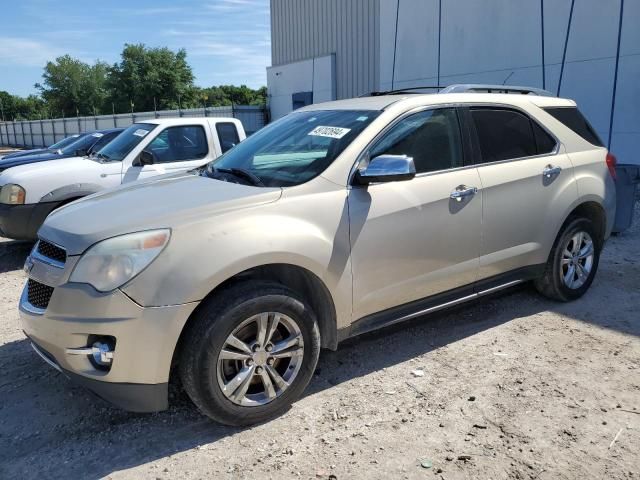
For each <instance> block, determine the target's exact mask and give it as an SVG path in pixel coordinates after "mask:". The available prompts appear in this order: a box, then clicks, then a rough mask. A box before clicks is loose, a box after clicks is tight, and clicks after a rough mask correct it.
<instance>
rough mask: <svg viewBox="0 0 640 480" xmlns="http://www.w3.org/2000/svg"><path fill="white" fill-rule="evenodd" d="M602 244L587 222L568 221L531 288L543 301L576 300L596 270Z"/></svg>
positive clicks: (586, 287)
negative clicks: (535, 290) (544, 298)
mask: <svg viewBox="0 0 640 480" xmlns="http://www.w3.org/2000/svg"><path fill="white" fill-rule="evenodd" d="M601 250H602V242H601V241H600V239H599V236H598V233H597V232H596V229H595V227H594V225H593V222H592V221H591V220H589V219H587V218H574V219H572V220H570V221H569V222H568V223H567V225H566V226H565V227H564V228H563V230H562V231H561V232H560V234H559V235H558V238H557V239H556V241H555V243H554V245H553V248H552V250H551V253H550V255H549V260H548V261H547V265H546V268H545V273H544V275H543V276H542V277H541V278H539V279H537V280H536V281H535V286H536V288H537V289H538V291H539V292H540V293H542V294H543V295H545V296H546V297H549V298H552V299H554V300H559V301H562V302H568V301H571V300H575V299H577V298H580V297H581V296H582V295H584V294H585V292H586V291H587V290H588V289H589V287H590V286H591V283H592V282H593V279H594V277H595V275H596V271H597V270H598V262H599V260H600V252H601Z"/></svg>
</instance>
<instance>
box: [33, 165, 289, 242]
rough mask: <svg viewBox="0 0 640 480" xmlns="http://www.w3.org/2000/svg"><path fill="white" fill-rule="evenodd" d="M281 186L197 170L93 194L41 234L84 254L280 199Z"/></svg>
mask: <svg viewBox="0 0 640 480" xmlns="http://www.w3.org/2000/svg"><path fill="white" fill-rule="evenodd" d="M281 194H282V189H280V188H261V187H253V186H248V185H240V184H236V183H231V182H223V181H220V180H214V179H211V178H207V177H202V176H199V175H197V174H195V173H189V172H188V173H183V174H169V175H162V176H159V177H154V178H151V179H148V180H143V181H140V182H134V183H132V184H127V185H123V186H120V187H116V188H114V189H109V190H105V191H102V192H99V193H96V194H94V195H90V196H88V197H85V198H83V199H80V200H78V201H76V202H73V203H70V204H69V205H66V206H65V207H62V208H60V209H59V210H56V211H55V212H54V213H52V214H51V215H49V217H48V218H47V219H46V221H45V223H44V225H43V226H42V227H41V228H40V230H39V232H38V236H40V237H41V238H45V239H47V240H48V241H51V242H53V243H56V244H58V245H61V246H63V247H64V248H65V249H66V250H67V254H68V255H79V254H81V253H83V252H84V251H85V250H86V249H87V248H89V247H90V246H91V245H93V244H95V243H97V242H99V241H101V240H104V239H106V238H110V237H114V236H117V235H122V234H126V233H132V232H139V231H143V230H150V229H154V228H176V227H178V226H184V225H188V224H189V223H190V222H197V221H202V219H203V218H207V217H210V216H212V215H216V214H219V213H224V212H228V211H231V210H236V209H239V208H243V207H249V206H256V205H261V204H264V203H270V202H274V201H276V200H278V199H279V198H280V196H281Z"/></svg>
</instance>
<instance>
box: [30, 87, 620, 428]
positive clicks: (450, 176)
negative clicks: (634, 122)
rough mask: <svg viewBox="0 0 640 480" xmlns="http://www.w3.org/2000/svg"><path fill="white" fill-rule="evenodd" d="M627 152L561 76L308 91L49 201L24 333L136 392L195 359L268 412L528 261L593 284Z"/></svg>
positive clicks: (253, 415) (214, 408)
mask: <svg viewBox="0 0 640 480" xmlns="http://www.w3.org/2000/svg"><path fill="white" fill-rule="evenodd" d="M496 90H497V91H500V92H502V93H493V92H495V91H496ZM614 167H615V158H614V157H613V156H612V155H611V154H609V153H608V152H607V150H606V148H604V147H603V145H602V143H601V142H600V140H599V139H598V136H597V135H596V134H595V132H594V130H593V129H592V128H591V126H590V125H589V124H588V122H587V121H586V120H585V118H584V117H583V116H582V115H581V113H580V112H579V110H578V109H577V108H576V104H575V103H574V102H573V101H571V100H566V99H561V98H555V97H553V96H551V95H548V94H547V93H546V92H544V91H538V90H534V89H524V88H513V87H503V86H500V87H491V86H475V85H465V86H460V85H457V86H452V87H449V88H447V89H445V90H443V91H441V92H440V93H437V94H430V95H425V94H411V93H408V92H392V93H390V94H387V95H375V96H370V97H366V98H357V99H351V100H342V101H337V102H330V103H324V104H318V105H313V106H309V107H306V108H303V109H300V110H297V111H296V112H294V113H291V114H289V115H287V116H286V117H284V118H282V119H280V120H278V121H276V122H274V123H272V124H271V125H269V126H267V127H265V128H264V129H262V130H261V131H259V132H258V133H256V134H254V135H253V136H251V137H249V138H248V139H247V140H246V141H244V142H242V143H240V144H238V145H237V146H235V147H234V148H232V149H231V150H229V151H228V152H227V153H225V154H224V155H222V156H221V157H219V158H218V159H216V160H213V161H212V162H211V163H210V164H208V165H206V166H205V167H202V168H198V169H196V170H193V171H190V172H187V173H178V174H172V175H165V176H160V177H156V178H152V179H148V180H144V181H141V182H135V183H133V184H129V185H123V186H121V187H117V188H115V189H111V190H107V191H104V192H102V193H98V194H95V195H92V196H89V197H86V198H85V199H82V200H80V201H77V202H74V203H71V204H69V205H68V206H65V207H63V208H61V209H60V210H57V211H56V212H55V213H53V214H52V215H51V216H49V217H48V218H47V220H46V221H45V223H44V225H43V227H42V228H41V229H40V231H39V239H40V240H39V241H38V243H37V244H36V245H35V247H34V249H33V251H32V253H31V255H30V257H29V258H28V260H27V263H26V266H25V268H26V270H27V271H28V276H29V279H28V281H27V283H26V285H25V288H24V292H23V295H22V298H21V300H20V311H21V315H22V320H23V325H24V331H25V332H26V334H27V335H28V336H29V338H30V339H31V341H32V343H33V348H34V349H35V350H36V352H38V354H39V355H40V356H42V358H43V359H44V360H45V361H47V362H48V363H50V364H51V365H52V366H54V367H55V368H57V369H58V370H60V371H61V372H63V373H64V374H65V375H66V376H68V377H70V378H72V379H74V380H76V381H78V382H80V383H81V384H83V385H85V386H86V387H88V388H89V389H91V390H93V391H94V392H95V393H97V394H98V395H99V396H101V397H103V398H105V399H107V400H109V401H111V402H113V403H114V404H116V405H118V406H120V407H122V408H125V409H129V410H134V411H157V410H162V409H165V408H167V406H168V401H167V385H168V382H169V379H170V374H171V373H172V372H175V373H176V374H177V375H179V376H180V378H181V380H182V385H183V386H184V388H185V390H186V391H187V393H188V394H189V396H190V397H191V399H192V400H193V402H194V403H195V404H196V405H197V406H198V408H199V409H200V410H201V411H202V412H203V413H205V414H206V415H208V416H209V417H211V418H213V419H215V420H217V421H219V422H223V423H227V424H234V425H246V424H251V423H255V422H260V421H263V420H265V419H267V418H269V417H273V416H275V415H279V414H281V413H282V412H284V411H285V410H286V409H287V408H288V406H289V405H290V404H291V402H293V401H294V400H296V399H297V398H298V397H299V396H300V395H301V394H302V392H303V390H304V389H305V387H306V386H307V384H308V382H309V380H310V379H311V377H312V374H313V371H314V368H315V367H316V363H317V360H318V355H319V353H320V349H321V348H329V349H335V348H336V347H337V346H338V343H339V342H340V341H341V340H343V339H346V338H347V337H351V336H354V335H358V334H361V333H363V332H367V331H370V330H373V329H376V328H379V327H383V326H385V325H389V324H392V323H397V322H400V321H403V320H407V319H410V318H414V317H417V316H421V315H424V314H426V313H429V312H433V311H435V310H439V309H442V308H444V307H447V306H450V305H454V304H458V303H460V302H464V301H468V300H473V299H476V298H479V297H482V296H483V295H485V294H488V293H490V292H494V291H496V290H499V289H502V288H505V287H509V286H511V285H514V284H517V283H519V282H524V281H530V280H533V281H534V282H535V285H536V286H537V288H538V290H539V291H540V292H542V293H543V294H544V295H546V296H548V297H551V298H553V299H556V300H559V301H569V300H573V299H576V298H578V297H580V296H581V295H583V294H584V293H585V292H586V290H587V289H588V288H589V286H590V285H591V282H592V281H593V278H594V276H595V274H596V270H597V268H598V259H599V255H600V252H601V250H602V247H603V244H604V242H605V240H606V239H607V238H608V236H609V234H610V232H611V228H612V223H613V220H614V213H615V184H614V175H615V168H614ZM172 367H175V368H172Z"/></svg>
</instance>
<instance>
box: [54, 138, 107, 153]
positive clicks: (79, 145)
mask: <svg viewBox="0 0 640 480" xmlns="http://www.w3.org/2000/svg"><path fill="white" fill-rule="evenodd" d="M100 137H102V133H98V132H96V133H90V134H88V135H84V136H82V137H80V138H76V141H75V142H73V143H71V144H70V145H67V146H66V147H64V148H63V149H61V151H62V153H63V154H64V155H75V153H76V152H77V151H78V150H89V149H90V148H91V146H92V145H93V144H94V143H96V142H97V141H98V139H99V138H100Z"/></svg>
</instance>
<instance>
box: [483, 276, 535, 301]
mask: <svg viewBox="0 0 640 480" xmlns="http://www.w3.org/2000/svg"><path fill="white" fill-rule="evenodd" d="M522 282H524V280H514V281H512V282H507V283H503V284H502V285H498V286H497V287H492V288H487V289H486V290H482V291H480V292H478V296H479V297H481V296H482V295H488V294H489V293H492V292H496V291H498V290H502V289H503V288H509V287H512V286H514V285H518V284H519V283H522Z"/></svg>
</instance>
